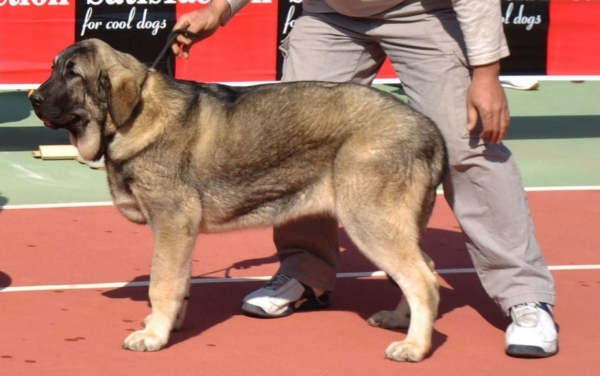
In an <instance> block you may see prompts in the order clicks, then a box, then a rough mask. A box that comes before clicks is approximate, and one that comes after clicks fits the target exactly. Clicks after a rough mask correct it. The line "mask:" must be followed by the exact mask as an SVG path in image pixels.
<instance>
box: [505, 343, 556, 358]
mask: <svg viewBox="0 0 600 376" xmlns="http://www.w3.org/2000/svg"><path fill="white" fill-rule="evenodd" d="M556 353H558V347H557V348H556V350H555V351H553V352H546V351H544V349H542V348H541V347H537V346H526V345H509V346H508V347H507V348H506V355H509V356H512V357H515V358H547V357H549V356H552V355H556Z"/></svg>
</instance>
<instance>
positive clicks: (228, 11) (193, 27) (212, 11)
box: [171, 0, 250, 59]
mask: <svg viewBox="0 0 600 376" xmlns="http://www.w3.org/2000/svg"><path fill="white" fill-rule="evenodd" d="M249 2H250V0H212V1H211V2H210V5H208V6H207V7H204V8H202V9H199V10H195V11H192V12H189V13H186V14H184V15H182V16H181V17H179V19H178V20H177V23H175V26H174V27H173V29H184V28H187V29H188V31H190V32H193V33H197V34H199V36H197V37H192V36H190V35H179V36H178V37H177V39H176V41H175V43H173V45H172V46H171V49H172V50H173V53H174V54H175V56H177V57H181V54H182V52H183V57H185V58H186V59H187V58H188V57H189V54H190V48H191V47H192V46H193V45H194V44H195V43H197V42H199V41H201V40H202V39H205V38H208V37H210V36H211V35H213V34H214V33H215V32H216V31H217V29H218V28H219V26H221V25H224V24H225V23H227V21H229V19H231V17H233V15H234V14H236V13H237V12H238V11H240V9H242V8H243V7H244V6H245V5H246V4H248V3H249ZM180 45H182V47H183V49H182V48H181V47H180Z"/></svg>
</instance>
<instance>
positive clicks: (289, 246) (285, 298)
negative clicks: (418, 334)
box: [242, 13, 385, 317]
mask: <svg viewBox="0 0 600 376" xmlns="http://www.w3.org/2000/svg"><path fill="white" fill-rule="evenodd" d="M367 28H368V25H367V24H365V23H364V22H361V21H360V20H358V19H351V18H348V17H344V16H342V15H339V14H335V13H327V14H322V13H321V14H307V13H305V14H304V15H303V16H302V17H300V18H299V19H298V20H297V21H296V25H295V26H294V29H293V30H292V32H291V33H290V36H289V37H288V38H287V39H286V40H284V42H283V43H282V46H281V52H282V53H283V55H284V64H283V75H282V81H315V80H318V81H331V82H355V83H361V84H370V83H371V82H372V81H373V79H374V78H375V75H376V73H377V71H378V70H379V68H380V67H381V64H382V63H383V61H384V59H385V55H384V53H383V51H382V49H381V48H380V47H379V45H377V44H376V43H373V41H371V40H369V38H367V37H365V36H364V32H365V31H366V30H367ZM337 232H338V222H337V220H336V219H335V218H332V217H325V216H321V217H319V216H313V217H305V218H300V219H298V220H295V221H292V222H289V223H287V224H284V225H280V226H276V227H275V228H274V229H273V240H274V242H275V246H276V247H277V254H278V256H279V259H280V261H281V267H280V268H279V271H278V273H277V275H276V276H275V277H274V278H273V279H272V280H271V281H270V282H269V283H267V285H265V286H264V287H263V288H261V289H260V290H257V291H255V292H253V293H252V294H250V295H248V296H247V297H246V298H245V299H244V304H243V306H242V309H243V310H244V311H245V312H247V313H249V314H253V315H257V316H262V317H282V316H286V315H289V314H291V313H292V312H293V311H294V310H295V309H298V308H319V307H322V306H326V305H328V304H329V300H328V299H329V296H328V293H326V294H327V295H326V296H325V297H324V299H323V300H322V301H314V296H315V295H316V296H317V297H318V296H320V295H322V294H323V293H324V292H326V291H330V290H332V289H333V287H334V284H335V278H336V272H337V270H338V264H339V244H338V238H337ZM289 277H291V279H290V278H289ZM313 291H314V294H313ZM305 292H308V293H309V294H310V296H302V294H304V293H305ZM307 299H308V303H309V304H308V306H303V307H300V306H296V307H294V306H292V305H290V304H289V303H290V302H294V301H296V300H300V301H304V300H307ZM311 302H313V303H314V304H311Z"/></svg>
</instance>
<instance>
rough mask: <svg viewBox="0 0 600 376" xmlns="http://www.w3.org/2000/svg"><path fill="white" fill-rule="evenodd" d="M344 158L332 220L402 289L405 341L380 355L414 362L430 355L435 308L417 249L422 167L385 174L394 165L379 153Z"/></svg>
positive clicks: (434, 286)
mask: <svg viewBox="0 0 600 376" xmlns="http://www.w3.org/2000/svg"><path fill="white" fill-rule="evenodd" d="M346 157H347V158H346V159H345V160H344V163H345V164H347V165H348V166H352V168H344V167H345V166H344V165H342V164H341V163H342V162H340V168H339V169H338V171H339V172H338V173H337V176H336V183H335V186H336V188H335V189H336V198H337V202H336V213H337V215H338V218H339V219H340V221H341V222H342V223H343V225H344V228H345V229H346V232H347V233H348V236H349V237H350V238H351V239H352V241H353V242H354V243H355V244H356V246H357V247H358V248H359V249H360V250H361V251H362V252H363V253H364V254H365V256H367V257H368V258H369V259H370V260H371V261H372V262H373V263H374V264H375V265H377V266H378V267H379V268H380V269H381V270H383V271H384V272H385V273H387V275H388V276H389V277H390V278H392V279H393V280H394V281H395V282H396V283H397V284H398V286H399V287H400V288H401V289H402V291H403V292H404V296H405V297H406V303H408V304H405V303H404V304H403V306H404V308H403V307H402V306H401V307H400V308H401V309H403V310H404V311H407V308H406V306H409V307H410V312H412V314H411V318H410V325H409V329H408V334H407V336H406V338H405V340H404V341H399V342H394V343H392V344H391V345H389V347H388V348H387V349H386V352H385V355H386V357H387V358H389V359H392V360H396V361H420V360H422V359H423V358H424V357H425V356H426V355H427V353H428V352H429V350H430V349H431V338H432V334H433V323H434V320H435V318H436V316H437V308H438V304H439V291H438V281H437V277H436V276H435V274H434V273H433V272H432V271H431V269H430V267H429V266H428V265H427V261H426V259H425V257H424V256H423V252H422V251H421V249H420V247H419V240H420V237H421V233H422V227H423V223H424V222H425V219H424V216H427V215H428V213H429V212H430V208H429V207H428V205H429V200H426V198H428V197H429V195H430V191H431V189H432V188H431V186H430V184H429V183H430V181H429V174H428V171H427V166H425V167H423V166H421V168H419V167H418V166H413V168H411V169H406V168H404V169H403V167H402V166H400V167H398V169H397V172H394V173H389V171H390V170H391V169H392V168H390V166H394V163H395V162H394V160H393V159H391V158H387V156H386V155H385V153H379V152H378V151H372V152H368V153H360V154H358V153H354V154H352V155H349V156H348V155H347V154H346ZM386 158H387V159H386ZM404 314H405V315H406V314H407V313H406V312H405V313H404ZM376 318H377V317H376ZM405 321H407V320H405ZM371 324H378V325H380V326H386V325H387V324H388V323H387V322H385V321H382V322H375V321H372V322H371ZM407 324H408V323H407Z"/></svg>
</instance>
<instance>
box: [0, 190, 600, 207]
mask: <svg viewBox="0 0 600 376" xmlns="http://www.w3.org/2000/svg"><path fill="white" fill-rule="evenodd" d="M545 191H600V185H582V186H565V187H529V188H525V192H545ZM442 192H443V191H442V190H441V189H439V190H438V191H437V193H438V194H441V193H442ZM112 205H113V203H112V202H111V201H100V202H72V203H57V204H31V205H6V206H0V210H16V209H57V208H84V207H88V206H89V207H92V206H112Z"/></svg>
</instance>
